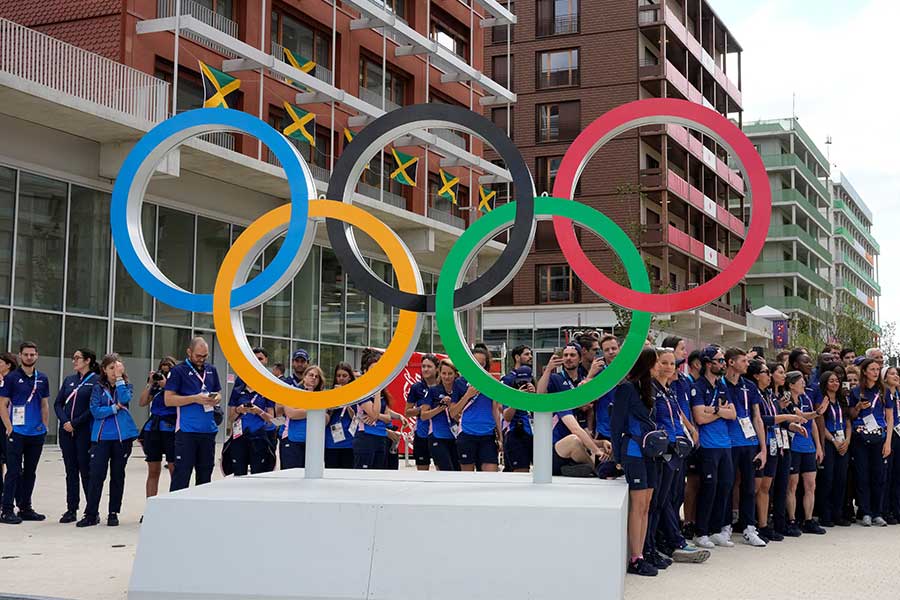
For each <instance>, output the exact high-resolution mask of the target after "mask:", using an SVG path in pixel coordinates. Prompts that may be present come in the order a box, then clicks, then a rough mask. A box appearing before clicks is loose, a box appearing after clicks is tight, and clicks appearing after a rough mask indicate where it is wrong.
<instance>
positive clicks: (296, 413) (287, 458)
mask: <svg viewBox="0 0 900 600" xmlns="http://www.w3.org/2000/svg"><path fill="white" fill-rule="evenodd" d="M297 387H299V388H301V389H304V390H306V391H307V392H319V391H321V390H322V389H323V388H324V387H325V374H324V373H323V372H322V369H321V368H319V367H318V366H317V365H309V366H307V367H306V368H305V369H304V370H303V374H302V375H301V377H300V385H299V386H297ZM278 408H279V409H280V410H281V412H282V414H284V417H285V421H284V430H283V431H282V432H281V469H282V470H284V469H302V468H304V467H305V466H306V409H303V408H294V407H293V406H286V405H279V407H278Z"/></svg>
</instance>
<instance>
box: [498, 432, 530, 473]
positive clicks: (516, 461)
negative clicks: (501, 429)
mask: <svg viewBox="0 0 900 600" xmlns="http://www.w3.org/2000/svg"><path fill="white" fill-rule="evenodd" d="M532 462H534V436H530V435H528V434H527V433H525V432H524V431H522V432H516V431H507V432H506V437H505V439H504V442H503V463H504V465H505V466H506V468H507V469H508V470H510V471H514V470H516V469H528V468H529V467H530V466H531V463H532Z"/></svg>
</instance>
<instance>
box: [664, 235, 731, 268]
mask: <svg viewBox="0 0 900 600" xmlns="http://www.w3.org/2000/svg"><path fill="white" fill-rule="evenodd" d="M667 234H668V242H669V245H671V246H674V247H676V248H678V249H679V250H681V251H682V252H684V253H685V254H687V255H688V256H693V257H694V258H696V259H697V260H700V261H703V262H705V263H706V264H709V265H712V266H714V267H717V268H719V269H725V268H726V267H728V265H730V264H731V259H730V258H728V257H727V256H725V255H724V254H722V253H721V252H718V251H717V250H716V249H715V248H711V247H709V246H707V245H706V244H704V243H703V242H701V241H700V240H695V239H694V238H692V237H691V236H690V235H688V234H687V233H685V232H683V231H681V230H680V229H678V228H677V227H675V226H674V225H669V226H668V229H667Z"/></svg>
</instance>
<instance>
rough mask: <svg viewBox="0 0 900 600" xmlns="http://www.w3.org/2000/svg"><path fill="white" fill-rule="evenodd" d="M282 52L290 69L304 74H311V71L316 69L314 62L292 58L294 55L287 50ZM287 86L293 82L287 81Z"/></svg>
mask: <svg viewBox="0 0 900 600" xmlns="http://www.w3.org/2000/svg"><path fill="white" fill-rule="evenodd" d="M283 50H284V58H285V59H286V60H287V61H288V63H290V65H291V66H292V67H294V68H295V69H299V70H300V71H303V72H304V73H311V72H312V70H313V69H315V68H316V63H315V61H312V60H308V59H306V58H303V57H302V56H294V53H293V52H291V51H290V50H288V49H287V48H283ZM287 83H288V85H292V84H293V83H294V82H293V80H291V79H288V80H287Z"/></svg>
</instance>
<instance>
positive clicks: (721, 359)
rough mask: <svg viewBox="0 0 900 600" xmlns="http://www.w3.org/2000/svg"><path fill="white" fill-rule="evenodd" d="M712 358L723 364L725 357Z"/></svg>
mask: <svg viewBox="0 0 900 600" xmlns="http://www.w3.org/2000/svg"><path fill="white" fill-rule="evenodd" d="M713 360H715V361H716V362H717V363H721V364H725V359H724V358H716V359H713Z"/></svg>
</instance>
